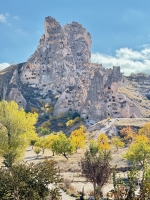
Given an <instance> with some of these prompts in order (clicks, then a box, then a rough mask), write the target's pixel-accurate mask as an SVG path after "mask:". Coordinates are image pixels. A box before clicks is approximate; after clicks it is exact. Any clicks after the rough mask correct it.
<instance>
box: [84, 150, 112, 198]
mask: <svg viewBox="0 0 150 200" xmlns="http://www.w3.org/2000/svg"><path fill="white" fill-rule="evenodd" d="M111 171H112V170H111V166H110V164H109V160H106V159H105V156H104V154H103V153H100V154H96V155H95V156H93V155H92V154H91V153H90V151H86V153H85V155H84V158H82V160H81V172H82V175H83V176H85V178H86V179H87V180H88V181H90V182H91V183H92V184H93V188H94V197H95V200H98V199H100V198H99V197H100V196H99V194H100V193H101V190H102V187H103V186H104V185H105V184H106V183H107V182H108V180H109V177H110V175H111Z"/></svg>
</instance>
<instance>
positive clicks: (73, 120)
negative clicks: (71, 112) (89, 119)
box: [66, 117, 80, 127]
mask: <svg viewBox="0 0 150 200" xmlns="http://www.w3.org/2000/svg"><path fill="white" fill-rule="evenodd" d="M79 121H80V117H76V118H75V119H71V120H69V121H68V122H66V126H67V127H71V126H73V125H74V124H75V123H77V122H79Z"/></svg>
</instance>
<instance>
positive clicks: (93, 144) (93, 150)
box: [89, 140, 99, 156]
mask: <svg viewBox="0 0 150 200" xmlns="http://www.w3.org/2000/svg"><path fill="white" fill-rule="evenodd" d="M89 151H90V154H91V155H92V156H96V154H97V153H98V152H99V146H98V144H97V142H96V141H95V140H91V141H90V144H89Z"/></svg>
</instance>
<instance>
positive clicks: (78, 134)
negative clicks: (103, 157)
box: [70, 126, 86, 152]
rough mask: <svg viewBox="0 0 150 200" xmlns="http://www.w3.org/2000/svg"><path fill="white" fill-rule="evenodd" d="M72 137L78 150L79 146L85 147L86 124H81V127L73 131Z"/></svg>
mask: <svg viewBox="0 0 150 200" xmlns="http://www.w3.org/2000/svg"><path fill="white" fill-rule="evenodd" d="M70 139H71V142H72V144H73V146H74V147H75V149H76V152H77V150H78V149H79V148H84V147H85V139H86V134H85V128H84V126H81V127H80V128H79V129H77V130H74V131H72V133H71V135H70Z"/></svg>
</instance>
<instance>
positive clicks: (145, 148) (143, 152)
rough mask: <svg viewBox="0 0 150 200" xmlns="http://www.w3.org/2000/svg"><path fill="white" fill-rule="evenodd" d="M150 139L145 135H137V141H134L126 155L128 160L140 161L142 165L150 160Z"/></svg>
mask: <svg viewBox="0 0 150 200" xmlns="http://www.w3.org/2000/svg"><path fill="white" fill-rule="evenodd" d="M149 143H150V141H149V138H148V137H146V136H145V135H137V136H136V138H135V142H133V143H132V144H131V146H130V148H129V150H128V151H127V153H126V154H125V155H124V157H125V158H126V159H127V160H128V161H132V162H134V163H140V164H141V165H142V166H144V164H145V163H146V162H147V161H149V160H150V145H149Z"/></svg>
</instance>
